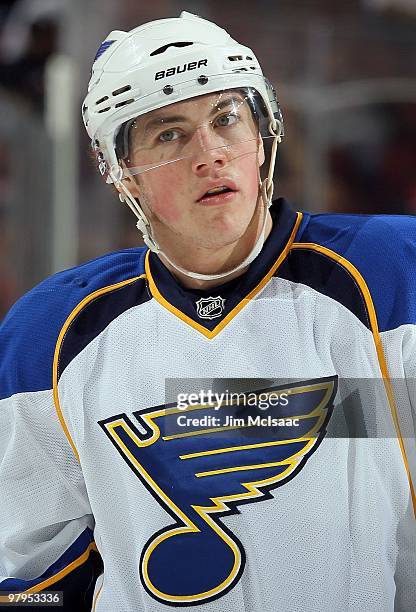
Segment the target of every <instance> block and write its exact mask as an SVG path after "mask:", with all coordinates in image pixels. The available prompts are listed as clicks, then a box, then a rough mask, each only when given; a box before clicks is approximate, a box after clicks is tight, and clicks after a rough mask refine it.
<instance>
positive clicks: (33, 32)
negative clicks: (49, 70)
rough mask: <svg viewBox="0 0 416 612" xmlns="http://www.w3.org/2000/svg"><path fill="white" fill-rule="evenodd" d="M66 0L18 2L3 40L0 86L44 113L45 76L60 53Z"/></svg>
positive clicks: (0, 42) (10, 16) (7, 22)
mask: <svg viewBox="0 0 416 612" xmlns="http://www.w3.org/2000/svg"><path fill="white" fill-rule="evenodd" d="M63 6H64V4H63V0H18V1H17V2H16V3H15V4H14V6H13V8H12V9H11V10H10V12H9V15H8V17H7V19H6V22H5V25H4V28H3V30H2V35H1V39H0V85H1V86H2V87H3V88H4V89H7V90H8V91H9V92H12V93H13V94H18V95H19V97H20V98H21V99H22V100H25V101H26V102H30V103H31V104H32V106H33V107H34V108H35V109H36V110H38V111H42V110H43V95H44V79H43V73H44V68H45V64H46V62H47V60H48V58H49V56H50V55H51V54H52V53H54V52H55V51H56V50H57V38H58V24H59V17H60V14H61V11H62V9H63Z"/></svg>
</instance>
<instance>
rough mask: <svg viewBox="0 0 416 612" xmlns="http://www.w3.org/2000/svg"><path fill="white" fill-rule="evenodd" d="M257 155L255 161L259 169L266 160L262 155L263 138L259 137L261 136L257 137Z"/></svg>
mask: <svg viewBox="0 0 416 612" xmlns="http://www.w3.org/2000/svg"><path fill="white" fill-rule="evenodd" d="M258 147H259V148H258V154H257V159H258V160H259V167H261V166H262V165H263V164H264V160H265V159H266V157H265V155H264V145H263V138H262V137H261V134H259V135H258Z"/></svg>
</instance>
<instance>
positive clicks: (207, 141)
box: [192, 127, 228, 176]
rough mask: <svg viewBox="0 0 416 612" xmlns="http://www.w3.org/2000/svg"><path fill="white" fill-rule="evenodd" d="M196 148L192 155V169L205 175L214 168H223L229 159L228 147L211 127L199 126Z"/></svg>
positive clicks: (196, 135)
mask: <svg viewBox="0 0 416 612" xmlns="http://www.w3.org/2000/svg"><path fill="white" fill-rule="evenodd" d="M195 145H196V146H195V149H194V152H193V155H192V171H193V172H194V173H195V174H198V175H200V176H204V175H206V174H208V173H209V172H210V171H211V170H212V168H216V169H218V168H222V167H223V166H225V165H226V164H227V161H228V149H227V146H226V145H224V141H223V139H222V138H219V137H218V136H217V135H216V134H214V133H213V132H212V131H211V130H210V129H206V128H205V129H204V127H201V128H199V129H198V130H197V131H196V133H195Z"/></svg>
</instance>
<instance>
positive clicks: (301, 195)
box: [0, 0, 416, 318]
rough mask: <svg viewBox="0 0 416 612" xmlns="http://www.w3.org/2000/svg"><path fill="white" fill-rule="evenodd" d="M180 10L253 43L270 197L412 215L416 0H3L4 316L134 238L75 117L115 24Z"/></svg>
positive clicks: (0, 240)
mask: <svg viewBox="0 0 416 612" xmlns="http://www.w3.org/2000/svg"><path fill="white" fill-rule="evenodd" d="M181 10H187V11H190V12H193V13H196V14H198V15H200V16H201V17H205V18H207V19H210V20H212V21H215V22H216V23H218V24H219V25H221V26H223V27H224V28H225V29H226V30H227V31H228V32H229V33H230V34H231V35H232V36H233V37H234V38H236V39H237V40H238V41H239V42H242V43H243V44H246V45H248V46H249V47H252V48H253V50H254V51H255V52H256V55H257V57H258V58H259V60H260V63H261V64H262V67H263V71H264V73H265V74H266V76H268V77H269V78H270V80H271V81H272V82H273V83H274V85H275V87H276V89H277V92H278V97H279V100H280V102H281V105H282V108H283V113H284V118H285V130H286V137H285V141H284V143H283V145H282V146H281V147H280V150H279V153H278V162H277V171H276V179H277V180H276V187H275V194H277V195H284V196H286V197H287V198H289V199H290V200H291V201H292V202H293V205H294V206H295V208H298V209H303V210H310V211H334V212H351V213H377V212H379V213H388V214H397V213H400V214H402V213H405V214H415V213H416V75H415V67H416V0H336V2H334V0H256V1H254V0H253V1H251V2H248V1H247V0H227V2H223V0H198V1H197V2H189V1H182V2H180V3H179V2H176V1H171V0H156V1H155V2H149V3H140V2H138V0H100V1H98V0H88V1H87V2H85V1H84V2H81V1H80V0H14V1H13V0H0V318H1V317H2V316H3V315H4V313H5V312H6V310H7V309H8V307H9V306H10V305H11V304H12V303H13V302H14V301H15V300H16V299H17V298H18V297H19V296H20V295H21V294H22V293H24V292H25V291H27V290H28V289H29V288H31V287H32V286H33V285H34V284H36V283H37V282H39V281H40V280H41V279H42V278H44V277H45V276H47V275H49V274H51V273H53V272H54V271H56V270H59V269H63V268H65V267H69V266H71V265H75V264H77V263H79V262H82V261H85V260H87V259H90V258H93V257H97V256H99V255H101V254H103V253H105V252H107V251H109V250H115V249H119V248H124V247H131V246H136V245H138V244H141V240H140V236H139V234H138V232H137V230H136V229H135V221H134V217H133V215H132V214H131V213H130V212H129V211H128V209H127V207H126V206H125V205H121V204H120V203H119V201H118V198H117V197H116V196H115V194H114V192H113V191H112V189H111V187H109V186H108V185H105V183H104V182H103V180H102V179H101V177H100V176H99V175H98V174H97V172H96V170H95V166H94V164H93V163H92V161H91V158H90V154H89V142H88V138H87V136H86V134H85V133H84V129H83V126H82V122H81V118H80V111H79V108H80V103H81V100H82V98H83V96H84V94H85V91H86V87H87V83H88V79H89V71H90V67H91V62H92V60H93V58H94V55H95V52H96V50H97V48H98V47H99V45H100V42H101V41H102V40H103V39H104V38H105V36H106V35H107V33H108V32H109V31H111V30H114V29H121V30H129V29H132V28H133V27H135V26H137V25H139V24H141V23H143V22H146V21H150V20H153V19H159V18H163V17H176V16H179V13H180V11H181Z"/></svg>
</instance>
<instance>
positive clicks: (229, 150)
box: [128, 91, 264, 251]
mask: <svg viewBox="0 0 416 612" xmlns="http://www.w3.org/2000/svg"><path fill="white" fill-rule="evenodd" d="M129 151H130V153H129V160H128V166H129V167H133V168H136V169H138V172H137V173H136V176H133V177H131V178H129V179H128V187H129V189H130V191H131V193H132V195H133V196H134V197H137V198H139V200H140V204H141V206H142V207H143V210H144V211H145V213H146V214H147V215H148V216H149V218H150V221H151V224H152V229H153V232H154V234H155V237H156V239H157V240H158V241H159V244H160V245H161V246H162V249H164V250H166V251H168V249H169V248H170V247H172V249H173V250H177V247H178V244H182V245H184V248H186V247H189V246H191V245H194V246H196V247H203V248H211V249H212V248H219V247H221V246H225V245H231V244H233V243H235V242H236V241H238V240H239V239H240V238H241V237H243V236H244V235H245V233H246V232H247V230H248V228H249V226H250V222H251V221H252V219H253V217H254V213H255V210H256V203H257V200H258V197H259V167H260V165H261V164H262V163H263V162H264V154H263V148H262V141H261V137H260V136H259V133H258V129H257V126H256V124H255V122H254V119H253V117H252V114H251V111H250V108H249V106H248V104H247V102H246V101H245V100H244V96H243V95H242V94H241V93H239V92H236V91H229V92H223V93H222V94H221V95H220V94H218V93H215V94H207V95H204V96H201V97H198V98H195V99H191V100H187V101H185V102H178V103H176V104H172V105H170V106H168V107H165V108H163V109H160V110H156V111H152V112H151V113H148V114H147V115H145V116H143V117H139V118H138V119H137V120H136V121H135V123H134V124H133V127H132V128H131V129H130V136H129ZM173 160H177V161H173ZM150 168H151V169H150ZM143 170H144V171H143ZM212 190H214V191H217V193H213V192H212ZM219 190H222V192H221V193H220V192H219Z"/></svg>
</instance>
